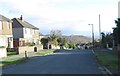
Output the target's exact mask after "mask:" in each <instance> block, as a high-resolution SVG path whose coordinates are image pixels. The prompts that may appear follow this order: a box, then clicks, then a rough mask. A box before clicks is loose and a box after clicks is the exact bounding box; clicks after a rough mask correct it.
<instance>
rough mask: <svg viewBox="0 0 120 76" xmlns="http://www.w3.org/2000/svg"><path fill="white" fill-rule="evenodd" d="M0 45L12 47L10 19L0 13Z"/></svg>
mask: <svg viewBox="0 0 120 76" xmlns="http://www.w3.org/2000/svg"><path fill="white" fill-rule="evenodd" d="M0 47H5V48H13V34H12V20H10V19H8V18H6V17H4V16H3V15H0Z"/></svg>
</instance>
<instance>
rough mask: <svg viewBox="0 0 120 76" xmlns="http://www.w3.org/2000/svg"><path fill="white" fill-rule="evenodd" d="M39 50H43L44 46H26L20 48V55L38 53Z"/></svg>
mask: <svg viewBox="0 0 120 76" xmlns="http://www.w3.org/2000/svg"><path fill="white" fill-rule="evenodd" d="M39 50H43V46H24V47H18V51H19V54H24V53H25V51H27V52H28V53H29V52H38V51H39Z"/></svg>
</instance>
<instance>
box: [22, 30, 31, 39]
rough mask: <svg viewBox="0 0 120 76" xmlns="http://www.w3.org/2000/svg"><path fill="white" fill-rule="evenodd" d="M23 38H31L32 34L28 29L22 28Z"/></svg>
mask: <svg viewBox="0 0 120 76" xmlns="http://www.w3.org/2000/svg"><path fill="white" fill-rule="evenodd" d="M23 36H24V38H32V33H31V29H30V28H23Z"/></svg>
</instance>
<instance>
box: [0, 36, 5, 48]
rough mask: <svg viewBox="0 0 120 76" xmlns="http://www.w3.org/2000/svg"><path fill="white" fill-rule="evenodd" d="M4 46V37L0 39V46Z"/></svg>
mask: <svg viewBox="0 0 120 76" xmlns="http://www.w3.org/2000/svg"><path fill="white" fill-rule="evenodd" d="M5 45H6V39H5V37H0V46H5Z"/></svg>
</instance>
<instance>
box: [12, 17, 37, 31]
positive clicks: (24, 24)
mask: <svg viewBox="0 0 120 76" xmlns="http://www.w3.org/2000/svg"><path fill="white" fill-rule="evenodd" d="M12 21H13V28H17V27H26V28H32V29H38V30H39V28H37V27H35V26H33V25H32V24H30V23H28V22H27V21H24V20H20V19H19V18H13V19H12Z"/></svg>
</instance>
